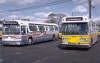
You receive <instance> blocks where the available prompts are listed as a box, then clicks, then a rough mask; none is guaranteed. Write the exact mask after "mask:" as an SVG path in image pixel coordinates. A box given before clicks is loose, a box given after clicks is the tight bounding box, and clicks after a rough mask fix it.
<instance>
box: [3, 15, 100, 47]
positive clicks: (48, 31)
mask: <svg viewBox="0 0 100 63" xmlns="http://www.w3.org/2000/svg"><path fill="white" fill-rule="evenodd" d="M2 32H3V34H2V44H3V45H25V44H34V43H38V42H43V41H48V40H55V39H58V38H61V45H62V46H63V47H82V48H89V47H91V46H92V45H93V44H95V42H96V41H97V39H98V35H99V33H98V25H97V23H95V22H93V21H92V20H90V19H89V18H88V17H86V16H70V17H64V18H63V19H62V22H61V26H58V25H57V24H53V23H39V22H32V21H21V20H15V21H5V22H3V24H2Z"/></svg>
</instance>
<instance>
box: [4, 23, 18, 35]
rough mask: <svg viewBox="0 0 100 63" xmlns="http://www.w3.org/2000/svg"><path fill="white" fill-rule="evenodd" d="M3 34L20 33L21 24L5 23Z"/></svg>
mask: <svg viewBox="0 0 100 63" xmlns="http://www.w3.org/2000/svg"><path fill="white" fill-rule="evenodd" d="M3 34H4V35H6V34H15V35H18V34H20V26H19V25H4V26H3Z"/></svg>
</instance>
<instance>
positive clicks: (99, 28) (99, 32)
mask: <svg viewBox="0 0 100 63" xmlns="http://www.w3.org/2000/svg"><path fill="white" fill-rule="evenodd" d="M98 35H99V36H100V25H98Z"/></svg>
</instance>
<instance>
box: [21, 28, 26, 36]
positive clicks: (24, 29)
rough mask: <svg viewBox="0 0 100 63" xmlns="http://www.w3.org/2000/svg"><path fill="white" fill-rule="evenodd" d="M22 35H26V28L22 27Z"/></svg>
mask: <svg viewBox="0 0 100 63" xmlns="http://www.w3.org/2000/svg"><path fill="white" fill-rule="evenodd" d="M21 33H22V34H26V26H21Z"/></svg>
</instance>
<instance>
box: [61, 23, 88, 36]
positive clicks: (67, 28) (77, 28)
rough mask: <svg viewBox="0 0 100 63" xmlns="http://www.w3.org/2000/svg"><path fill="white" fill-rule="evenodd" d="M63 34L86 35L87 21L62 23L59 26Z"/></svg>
mask: <svg viewBox="0 0 100 63" xmlns="http://www.w3.org/2000/svg"><path fill="white" fill-rule="evenodd" d="M61 32H62V34H63V35H86V34H88V24H87V23H64V24H62V26H61Z"/></svg>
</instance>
